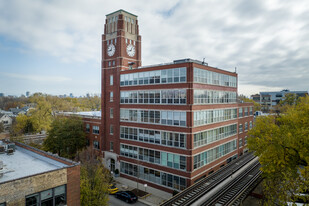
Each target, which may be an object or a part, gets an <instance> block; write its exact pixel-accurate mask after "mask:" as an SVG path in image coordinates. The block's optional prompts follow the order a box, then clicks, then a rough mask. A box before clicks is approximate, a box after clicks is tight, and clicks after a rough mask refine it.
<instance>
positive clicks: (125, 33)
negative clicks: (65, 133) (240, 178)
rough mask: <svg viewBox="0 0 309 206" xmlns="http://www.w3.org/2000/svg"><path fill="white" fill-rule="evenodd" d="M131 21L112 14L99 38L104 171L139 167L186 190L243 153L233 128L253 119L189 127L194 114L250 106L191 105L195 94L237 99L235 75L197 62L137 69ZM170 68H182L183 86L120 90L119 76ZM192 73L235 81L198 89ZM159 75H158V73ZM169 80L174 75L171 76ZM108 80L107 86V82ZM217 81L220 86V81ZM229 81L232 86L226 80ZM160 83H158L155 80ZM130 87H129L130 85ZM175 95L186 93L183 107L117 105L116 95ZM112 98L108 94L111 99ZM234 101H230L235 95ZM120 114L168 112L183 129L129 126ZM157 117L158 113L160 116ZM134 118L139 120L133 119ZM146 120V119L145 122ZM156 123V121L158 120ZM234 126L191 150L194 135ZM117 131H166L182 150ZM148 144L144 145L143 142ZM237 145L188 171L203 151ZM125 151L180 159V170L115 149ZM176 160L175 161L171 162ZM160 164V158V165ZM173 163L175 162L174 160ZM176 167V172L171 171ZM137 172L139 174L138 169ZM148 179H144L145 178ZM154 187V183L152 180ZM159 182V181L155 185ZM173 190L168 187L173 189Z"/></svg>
mask: <svg viewBox="0 0 309 206" xmlns="http://www.w3.org/2000/svg"><path fill="white" fill-rule="evenodd" d="M138 27H139V26H138V21H137V16H135V15H133V14H131V13H128V12H126V11H123V10H119V11H116V12H114V13H112V14H108V15H107V16H106V21H105V31H104V34H103V35H102V85H101V86H102V88H101V89H102V95H101V104H102V105H101V108H102V116H101V138H102V141H101V142H102V149H101V150H102V152H103V157H104V159H105V165H106V166H107V168H112V167H111V162H112V161H115V162H116V163H115V168H117V169H120V171H122V168H121V167H120V163H128V164H131V165H133V166H134V165H139V166H141V167H143V168H146V169H147V168H148V169H150V170H155V171H156V172H157V173H156V175H158V172H160V175H159V177H160V178H161V177H162V175H163V173H164V174H165V173H166V174H171V175H173V176H175V177H174V178H175V179H176V180H177V179H178V177H181V178H185V181H186V186H190V185H191V184H193V183H194V182H195V181H196V180H198V179H199V178H201V177H203V176H206V175H208V174H209V173H210V172H213V171H216V170H218V169H219V168H220V167H222V166H223V165H225V164H227V161H230V160H231V159H232V158H236V157H237V156H239V155H241V154H242V153H243V152H244V148H245V145H244V144H243V143H244V141H245V139H244V138H245V136H246V132H247V131H244V132H242V133H241V134H240V135H239V132H238V128H239V122H241V123H243V124H245V122H246V121H249V122H250V121H253V116H252V115H249V116H248V117H243V118H241V119H239V118H238V116H237V118H234V119H231V120H226V121H220V122H215V123H212V124H204V125H200V126H195V125H194V112H196V111H200V110H203V111H206V110H216V109H237V115H238V108H239V107H248V108H249V107H253V104H252V103H246V104H241V105H240V104H238V103H237V102H236V101H234V102H232V103H224V104H222V103H221V104H219V103H217V104H216V103H212V104H197V103H195V102H194V92H195V90H203V91H220V92H230V93H234V94H237V73H234V72H228V71H225V70H221V69H218V68H214V67H210V66H208V65H205V64H203V63H202V62H198V61H195V60H194V61H193V60H183V61H182V60H181V61H174V62H173V63H168V64H161V65H154V66H148V67H141V36H140V35H139V29H138ZM111 44H113V45H114V46H115V52H114V54H111V53H109V51H108V48H109V45H111ZM130 44H131V45H134V46H133V47H134V48H135V51H136V52H135V54H134V55H131V56H129V52H127V48H129V46H130ZM174 68H185V73H186V81H185V82H180V81H179V82H175V83H174V82H173V83H162V84H161V83H156V84H155V83H153V84H150V83H149V84H148V83H147V84H142V85H134V86H133V85H121V76H123V77H124V78H126V77H125V75H129V76H130V75H131V76H133V75H135V76H138V75H139V74H140V73H141V72H152V71H167V70H169V69H174ZM195 69H202V70H204V71H208V72H212V73H216V75H221V76H223V75H226V76H228V78H233V79H235V80H236V83H235V86H231V85H229V86H226V85H224V86H223V85H215V84H206V83H198V82H196V81H195V80H194V75H195V74H194V71H195ZM160 74H161V73H160ZM173 74H174V73H173ZM111 76H112V79H113V82H111V81H110V79H111ZM222 81H223V80H222ZM231 81H232V80H231ZM159 82H160V80H159ZM132 84H133V83H132ZM168 89H173V90H180V89H185V91H186V92H185V93H186V103H185V104H148V103H143V104H137V103H134V104H133V103H126V104H124V103H121V101H120V100H121V97H120V94H121V92H126V91H130V92H132V91H133V92H134V91H154V90H155V91H159V90H168ZM111 92H112V93H111ZM235 96H236V95H235ZM111 108H112V109H113V111H114V115H113V118H111V117H110V114H109V112H110V109H111ZM121 109H131V110H132V109H133V110H134V109H136V110H140V109H142V110H145V111H151V110H156V111H173V112H182V113H183V112H185V113H186V121H185V122H186V125H185V126H174V125H173V126H172V125H163V124H150V123H138V122H130V121H121V119H120V110H121ZM160 114H161V113H160ZM139 118H140V117H139ZM147 118H148V117H147ZM160 118H161V117H160ZM231 124H233V125H237V133H236V134H235V135H233V136H229V137H227V138H223V139H220V140H217V141H214V142H212V143H209V144H205V145H202V146H200V147H196V148H195V147H194V134H196V133H198V132H201V131H205V130H211V129H214V128H219V127H223V126H227V125H231ZM121 127H122V128H123V127H128V128H137V129H138V130H140V129H147V130H152V131H167V132H176V133H180V134H186V143H185V145H186V146H185V148H177V147H168V146H164V145H161V144H151V143H148V142H144V141H136V140H135V141H134V140H130V139H123V138H120V131H121V130H120V129H121ZM111 128H113V132H111V131H110V130H111ZM239 139H241V141H242V146H241V147H239ZM147 141H148V140H147ZM232 141H233V142H235V141H236V142H237V148H236V150H233V151H232V152H229V153H227V154H225V155H224V156H222V157H219V158H217V159H215V160H214V161H211V162H210V163H208V164H206V165H204V166H201V167H199V168H196V169H194V158H195V156H197V155H199V154H200V153H203V152H205V151H208V150H211V149H213V148H216V147H219V146H220V145H223V144H227V143H229V142H232ZM121 144H122V145H128V146H129V147H130V148H131V147H132V148H133V147H135V148H144V149H147V150H151V151H160V152H161V153H169V154H173V155H181V156H185V160H186V167H185V168H186V169H185V170H180V169H174V168H171V167H167V166H163V165H161V164H158V163H157V164H154V163H151V162H147V161H141V160H139V159H138V158H132V157H128V156H124V155H122V154H121V152H120V146H121ZM161 153H160V154H161ZM175 158H176V157H175ZM160 161H162V158H161V160H160ZM175 161H176V160H175ZM176 167H177V166H176ZM138 172H140V171H139V169H138ZM149 174H150V173H149ZM121 176H123V177H126V178H128V179H132V180H137V181H138V182H141V183H147V184H148V185H151V186H153V187H156V188H159V189H162V190H164V191H168V192H172V191H173V190H174V189H175V188H176V190H179V187H178V186H179V185H178V186H177V185H175V186H173V187H174V189H173V188H169V186H164V185H160V184H158V183H152V182H151V181H145V180H143V179H142V178H139V175H138V177H133V176H134V175H133V176H132V175H131V176H130V175H128V174H126V173H125V171H124V170H123V171H122V172H121ZM156 181H157V180H156ZM160 181H161V180H160ZM173 184H174V183H173Z"/></svg>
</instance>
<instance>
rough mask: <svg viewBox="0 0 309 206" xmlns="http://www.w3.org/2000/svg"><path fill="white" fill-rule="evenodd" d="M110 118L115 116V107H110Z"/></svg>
mask: <svg viewBox="0 0 309 206" xmlns="http://www.w3.org/2000/svg"><path fill="white" fill-rule="evenodd" d="M109 118H114V109H113V108H110V109H109Z"/></svg>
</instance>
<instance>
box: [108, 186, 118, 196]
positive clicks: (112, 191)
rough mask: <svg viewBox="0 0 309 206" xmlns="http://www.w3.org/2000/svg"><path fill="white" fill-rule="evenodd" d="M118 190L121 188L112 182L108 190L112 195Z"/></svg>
mask: <svg viewBox="0 0 309 206" xmlns="http://www.w3.org/2000/svg"><path fill="white" fill-rule="evenodd" d="M118 190H119V189H118V188H117V187H116V186H115V185H114V184H110V185H109V186H108V192H109V194H110V195H113V194H115V193H116V192H118Z"/></svg>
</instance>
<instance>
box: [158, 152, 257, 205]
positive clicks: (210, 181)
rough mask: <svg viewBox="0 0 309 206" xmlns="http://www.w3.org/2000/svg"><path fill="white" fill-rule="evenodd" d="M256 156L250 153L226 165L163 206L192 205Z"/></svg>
mask: <svg viewBox="0 0 309 206" xmlns="http://www.w3.org/2000/svg"><path fill="white" fill-rule="evenodd" d="M254 158H255V157H254V155H253V154H251V153H249V154H247V155H243V156H242V157H240V158H238V159H237V160H235V161H232V162H231V163H229V164H227V165H225V166H224V167H222V168H221V169H220V170H219V171H217V172H215V173H213V174H211V175H209V176H208V177H206V178H204V179H202V180H200V181H199V182H197V183H195V184H193V185H191V186H190V187H188V188H186V189H185V190H183V191H182V192H180V193H178V194H177V195H175V196H174V197H172V198H171V199H169V200H167V201H165V202H163V203H162V204H161V206H186V205H191V204H192V203H193V202H195V201H197V200H198V199H199V198H200V197H202V196H203V195H205V194H206V193H207V192H209V191H210V190H212V189H213V188H215V187H216V186H217V185H219V184H220V183H221V182H223V181H224V180H225V179H226V178H227V177H229V176H230V175H231V173H234V172H236V171H237V170H239V169H240V168H242V167H243V166H244V165H246V164H248V163H249V162H250V161H252V160H253V159H254Z"/></svg>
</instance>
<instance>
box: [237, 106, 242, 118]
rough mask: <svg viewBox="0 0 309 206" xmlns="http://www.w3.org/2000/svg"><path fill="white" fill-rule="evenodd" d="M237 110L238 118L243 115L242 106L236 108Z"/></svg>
mask: <svg viewBox="0 0 309 206" xmlns="http://www.w3.org/2000/svg"><path fill="white" fill-rule="evenodd" d="M238 112H239V118H240V117H243V113H242V107H239V110H238Z"/></svg>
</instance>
